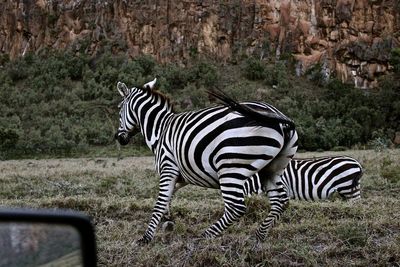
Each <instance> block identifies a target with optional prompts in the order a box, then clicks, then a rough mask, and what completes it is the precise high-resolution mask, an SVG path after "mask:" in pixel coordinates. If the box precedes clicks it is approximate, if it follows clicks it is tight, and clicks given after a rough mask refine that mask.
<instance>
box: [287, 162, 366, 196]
mask: <svg viewBox="0 0 400 267" xmlns="http://www.w3.org/2000/svg"><path fill="white" fill-rule="evenodd" d="M361 176H362V167H361V164H360V163H359V162H358V161H357V160H355V159H353V158H351V157H347V156H334V157H319V158H311V159H293V160H292V161H291V162H290V163H289V165H288V167H287V168H286V169H285V171H284V173H283V175H282V181H283V183H284V184H285V187H286V188H287V190H288V194H289V196H290V198H292V199H299V200H311V201H313V200H322V199H327V198H329V197H330V196H331V195H332V194H333V193H334V192H338V193H339V195H341V196H342V197H343V198H346V199H357V198H360V186H359V179H360V178H361Z"/></svg>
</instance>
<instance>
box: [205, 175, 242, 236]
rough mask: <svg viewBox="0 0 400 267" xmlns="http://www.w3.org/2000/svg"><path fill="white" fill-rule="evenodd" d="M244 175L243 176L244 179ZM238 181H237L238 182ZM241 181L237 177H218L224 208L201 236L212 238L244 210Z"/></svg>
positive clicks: (236, 218)
mask: <svg viewBox="0 0 400 267" xmlns="http://www.w3.org/2000/svg"><path fill="white" fill-rule="evenodd" d="M244 179H245V177H243V181H244ZM238 181H239V182H238ZM243 183H244V182H241V181H240V180H238V179H233V178H220V187H221V193H222V197H223V199H224V202H225V210H224V214H223V215H222V217H221V218H220V219H219V220H218V221H217V222H216V223H214V224H213V225H212V226H210V227H209V228H208V229H207V230H206V231H205V232H204V233H203V235H202V236H203V237H205V238H213V237H217V236H219V235H220V234H221V233H222V232H223V231H224V230H225V229H226V228H228V227H229V226H230V225H231V224H232V223H233V222H235V221H237V220H239V218H240V217H242V216H243V214H244V213H245V212H246V205H245V203H244V194H243Z"/></svg>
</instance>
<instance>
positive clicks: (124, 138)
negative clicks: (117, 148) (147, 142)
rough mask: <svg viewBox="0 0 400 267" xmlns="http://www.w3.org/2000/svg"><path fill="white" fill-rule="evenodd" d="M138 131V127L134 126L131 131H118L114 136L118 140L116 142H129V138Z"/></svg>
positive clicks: (125, 143)
mask: <svg viewBox="0 0 400 267" xmlns="http://www.w3.org/2000/svg"><path fill="white" fill-rule="evenodd" d="M138 132H139V129H137V128H136V127H135V128H134V129H133V130H132V131H131V132H126V131H118V132H117V133H116V134H115V135H114V138H115V139H116V140H118V143H120V145H122V146H125V145H127V144H128V143H129V141H130V140H131V138H132V137H133V136H135V135H136V134H137V133H138Z"/></svg>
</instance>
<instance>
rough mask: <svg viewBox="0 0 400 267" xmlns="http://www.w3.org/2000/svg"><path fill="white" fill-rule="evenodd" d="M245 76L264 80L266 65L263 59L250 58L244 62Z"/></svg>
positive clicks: (254, 79)
mask: <svg viewBox="0 0 400 267" xmlns="http://www.w3.org/2000/svg"><path fill="white" fill-rule="evenodd" d="M243 71H244V76H245V77H246V78H247V79H249V80H252V81H256V80H262V79H264V77H265V67H264V64H263V63H262V61H261V60H257V59H255V58H252V57H251V58H248V59H246V60H245V62H244V67H243Z"/></svg>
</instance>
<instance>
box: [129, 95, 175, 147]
mask: <svg viewBox="0 0 400 267" xmlns="http://www.w3.org/2000/svg"><path fill="white" fill-rule="evenodd" d="M140 102H141V103H140V104H139V105H136V110H135V111H136V112H135V113H136V114H137V115H138V121H139V127H140V130H141V132H142V135H143V137H144V138H145V141H146V144H147V146H148V147H149V148H150V149H151V151H152V152H153V153H154V152H155V150H156V148H157V145H158V141H159V139H160V136H161V135H162V133H163V131H164V129H165V127H166V123H167V121H168V118H170V117H171V116H172V115H173V112H172V106H171V104H170V103H169V101H168V100H167V98H166V97H165V96H163V95H159V94H149V95H147V97H145V98H144V99H142V100H141V101H140Z"/></svg>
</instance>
